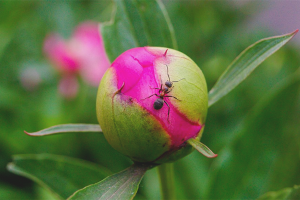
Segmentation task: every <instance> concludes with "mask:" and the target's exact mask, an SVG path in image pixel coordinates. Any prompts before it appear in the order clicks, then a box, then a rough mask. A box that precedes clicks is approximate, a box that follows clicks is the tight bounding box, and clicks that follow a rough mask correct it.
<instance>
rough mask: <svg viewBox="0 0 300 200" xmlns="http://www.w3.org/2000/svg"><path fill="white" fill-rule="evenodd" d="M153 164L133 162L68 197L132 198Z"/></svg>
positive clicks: (98, 198) (100, 199)
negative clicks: (129, 165) (122, 169)
mask: <svg viewBox="0 0 300 200" xmlns="http://www.w3.org/2000/svg"><path fill="white" fill-rule="evenodd" d="M152 167H153V165H146V164H137V163H135V164H133V165H132V166H131V167H129V168H127V169H125V170H124V171H121V172H119V173H117V174H114V175H112V176H109V177H107V178H106V179H104V180H103V181H100V182H98V183H96V184H93V185H90V186H87V187H85V188H83V189H81V190H78V191H77V192H75V193H74V194H73V195H72V196H71V197H70V198H69V199H72V200H73V199H90V200H93V199H97V200H103V199H105V200H112V199H133V197H134V196H135V195H136V193H137V190H138V187H139V184H140V182H141V180H142V178H143V176H144V174H145V172H146V171H147V170H148V169H150V168H152Z"/></svg>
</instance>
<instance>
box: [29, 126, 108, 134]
mask: <svg viewBox="0 0 300 200" xmlns="http://www.w3.org/2000/svg"><path fill="white" fill-rule="evenodd" d="M24 132H25V133H26V134H27V135H30V136H45V135H53V134H58V133H68V132H72V133H73V132H102V130H101V127H100V126H99V125H98V124H62V125H56V126H52V127H50V128H46V129H43V130H40V131H37V132H33V133H28V132H26V131H24Z"/></svg>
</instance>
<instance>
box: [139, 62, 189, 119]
mask: <svg viewBox="0 0 300 200" xmlns="http://www.w3.org/2000/svg"><path fill="white" fill-rule="evenodd" d="M166 67H167V75H168V78H169V79H168V80H167V81H166V82H165V84H164V85H163V84H162V80H161V77H160V81H161V83H160V88H151V86H150V88H151V89H157V90H159V91H158V93H159V94H152V95H150V96H149V97H147V98H145V99H148V98H150V97H152V96H157V97H158V98H157V99H156V100H155V101H154V103H153V107H154V109H155V110H160V109H161V108H162V107H163V106H164V103H165V104H166V105H167V106H168V122H169V115H170V106H169V104H168V103H167V102H166V101H165V100H164V98H165V97H172V98H174V99H176V100H178V101H181V100H179V99H177V98H176V97H174V96H170V95H167V94H169V93H170V92H171V91H172V89H173V87H174V86H173V83H175V82H179V81H181V80H183V79H185V78H182V79H180V80H178V81H171V79H170V76H169V68H168V65H166ZM142 100H144V99H142ZM169 123H170V122H169Z"/></svg>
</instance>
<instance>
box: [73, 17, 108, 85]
mask: <svg viewBox="0 0 300 200" xmlns="http://www.w3.org/2000/svg"><path fill="white" fill-rule="evenodd" d="M70 46H71V49H72V52H73V54H74V55H76V59H77V61H78V63H79V64H80V74H81V76H82V77H83V79H84V80H85V81H86V82H87V83H89V84H90V85H93V86H98V85H99V83H100V80H101V78H102V76H103V74H104V72H105V71H106V70H107V69H108V68H109V66H110V62H109V60H108V58H107V56H106V53H105V49H104V45H103V41H102V37H101V35H100V32H99V25H98V24H97V23H94V22H85V23H82V24H81V25H79V26H78V27H77V28H76V30H75V31H74V34H73V36H72V39H71V41H70Z"/></svg>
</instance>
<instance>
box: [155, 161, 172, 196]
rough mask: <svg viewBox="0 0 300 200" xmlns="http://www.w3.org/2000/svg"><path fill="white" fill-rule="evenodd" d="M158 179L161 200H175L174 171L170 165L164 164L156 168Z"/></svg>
mask: <svg viewBox="0 0 300 200" xmlns="http://www.w3.org/2000/svg"><path fill="white" fill-rule="evenodd" d="M157 169H158V175H159V177H160V190H161V199H162V200H170V199H172V200H175V199H176V195H175V184H174V169H173V164H172V163H165V164H162V165H159V166H158V167H157Z"/></svg>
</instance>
